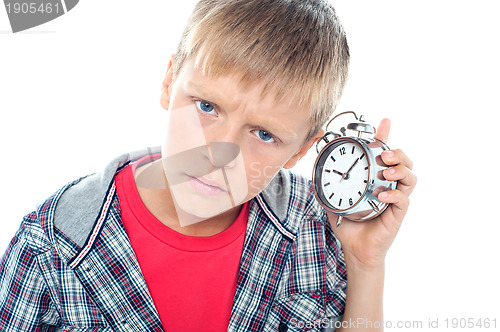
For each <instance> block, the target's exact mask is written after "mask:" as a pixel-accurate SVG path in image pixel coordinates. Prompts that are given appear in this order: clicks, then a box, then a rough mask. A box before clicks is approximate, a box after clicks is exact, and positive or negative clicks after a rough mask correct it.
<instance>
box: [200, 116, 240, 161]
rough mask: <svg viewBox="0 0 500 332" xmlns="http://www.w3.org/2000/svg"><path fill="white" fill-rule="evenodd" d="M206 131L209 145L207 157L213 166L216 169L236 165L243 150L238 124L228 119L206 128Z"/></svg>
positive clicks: (206, 152)
mask: <svg viewBox="0 0 500 332" xmlns="http://www.w3.org/2000/svg"><path fill="white" fill-rule="evenodd" d="M204 133H205V138H206V139H207V146H208V149H207V150H206V151H205V157H206V158H207V159H208V160H210V162H211V163H212V165H213V167H214V168H215V169H218V168H223V167H224V168H231V167H234V166H235V165H236V159H237V157H238V155H239V154H240V152H241V149H240V146H239V144H238V142H239V140H238V134H237V133H238V129H237V128H236V126H235V125H234V124H232V125H231V123H229V121H227V120H226V121H224V122H223V123H220V124H219V125H217V126H214V127H211V128H204Z"/></svg>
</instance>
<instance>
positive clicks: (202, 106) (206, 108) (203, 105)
mask: <svg viewBox="0 0 500 332" xmlns="http://www.w3.org/2000/svg"><path fill="white" fill-rule="evenodd" d="M195 103H196V106H197V107H198V109H199V110H200V111H202V112H203V113H207V114H214V115H217V112H215V109H214V107H213V106H212V104H210V103H207V102H206V101H196V102H195Z"/></svg>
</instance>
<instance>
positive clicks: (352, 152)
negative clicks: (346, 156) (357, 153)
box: [351, 146, 356, 154]
mask: <svg viewBox="0 0 500 332" xmlns="http://www.w3.org/2000/svg"><path fill="white" fill-rule="evenodd" d="M355 148H356V146H353V147H352V151H351V154H354V149H355Z"/></svg>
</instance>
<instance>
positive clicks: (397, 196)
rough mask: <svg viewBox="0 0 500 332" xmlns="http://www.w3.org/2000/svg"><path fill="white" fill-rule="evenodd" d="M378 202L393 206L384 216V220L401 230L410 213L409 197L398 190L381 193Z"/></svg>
mask: <svg viewBox="0 0 500 332" xmlns="http://www.w3.org/2000/svg"><path fill="white" fill-rule="evenodd" d="M378 200H379V201H381V202H383V203H390V204H391V205H389V207H388V208H387V210H386V211H385V212H384V213H383V214H382V219H383V220H384V221H385V222H390V223H391V224H392V225H393V226H395V227H397V228H399V226H400V225H401V222H402V221H403V218H404V216H405V215H406V212H407V211H408V206H409V205H410V200H409V198H408V196H406V195H405V194H404V193H403V192H401V190H398V189H396V190H390V191H384V192H382V193H380V194H379V195H378Z"/></svg>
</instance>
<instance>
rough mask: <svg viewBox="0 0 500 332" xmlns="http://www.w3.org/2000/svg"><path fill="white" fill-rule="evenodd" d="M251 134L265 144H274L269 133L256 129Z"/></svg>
mask: <svg viewBox="0 0 500 332" xmlns="http://www.w3.org/2000/svg"><path fill="white" fill-rule="evenodd" d="M253 132H254V133H255V135H256V136H257V137H258V138H260V140H261V141H263V142H266V143H274V142H275V141H274V137H273V135H271V134H270V133H268V132H267V131H265V130H262V129H257V130H254V131H253Z"/></svg>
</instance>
